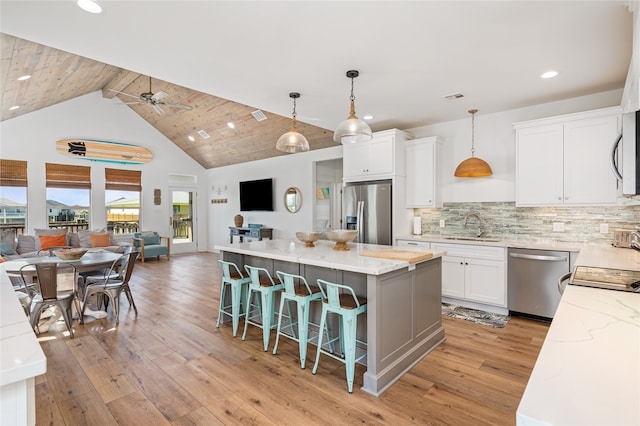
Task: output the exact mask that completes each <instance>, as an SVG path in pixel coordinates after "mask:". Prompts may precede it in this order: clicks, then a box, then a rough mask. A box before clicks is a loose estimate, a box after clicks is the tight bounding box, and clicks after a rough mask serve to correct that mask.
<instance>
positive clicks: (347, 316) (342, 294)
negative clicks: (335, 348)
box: [312, 279, 367, 393]
mask: <svg viewBox="0 0 640 426" xmlns="http://www.w3.org/2000/svg"><path fill="white" fill-rule="evenodd" d="M323 286H324V288H326V292H325V290H324V289H323ZM318 287H319V288H320V291H322V293H323V296H325V298H326V300H325V302H324V303H323V304H322V317H321V319H320V338H319V342H318V352H317V353H316V363H315V364H314V366H313V371H312V373H313V374H316V372H317V371H318V362H319V361H320V353H323V354H325V355H328V356H330V357H331V358H333V359H336V360H338V361H340V362H342V363H344V364H345V366H346V370H347V386H348V388H349V393H353V377H354V375H355V365H356V362H358V361H360V360H361V359H363V358H364V357H366V356H367V353H366V351H365V353H363V354H362V355H360V356H359V357H358V358H356V343H359V344H361V345H363V346H366V342H363V341H362V340H358V339H357V338H356V331H357V325H358V315H360V314H362V313H364V312H367V299H365V298H363V297H358V296H356V293H355V292H354V291H353V289H352V288H351V287H349V286H346V285H342V284H335V283H331V282H328V281H324V280H320V279H319V280H318ZM329 313H334V314H337V315H338V316H339V317H340V335H339V336H338V337H335V338H334V339H332V340H330V342H333V341H335V340H338V339H340V343H341V345H340V346H341V349H342V355H343V356H342V357H340V356H338V355H336V354H333V353H330V352H327V351H325V350H324V349H322V331H323V330H324V328H325V327H326V326H327V315H328V314H329Z"/></svg>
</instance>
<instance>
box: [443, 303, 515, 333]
mask: <svg viewBox="0 0 640 426" xmlns="http://www.w3.org/2000/svg"><path fill="white" fill-rule="evenodd" d="M442 314H443V315H446V316H448V317H452V318H460V319H463V320H467V321H473V322H475V323H478V324H482V325H488V326H490V327H496V328H502V327H504V326H505V325H507V323H508V322H509V320H510V319H511V317H510V316H507V315H500V314H494V313H492V312H485V311H480V310H478V309H471V308H465V307H464V306H458V305H452V304H450V303H444V302H443V303H442Z"/></svg>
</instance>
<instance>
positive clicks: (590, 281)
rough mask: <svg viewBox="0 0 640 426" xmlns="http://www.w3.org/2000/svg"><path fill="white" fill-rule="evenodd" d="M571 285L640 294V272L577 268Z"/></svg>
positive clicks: (590, 267) (572, 276) (586, 267)
mask: <svg viewBox="0 0 640 426" xmlns="http://www.w3.org/2000/svg"><path fill="white" fill-rule="evenodd" d="M569 284H572V285H581V286H587V287H596V288H604V289H609V290H620V291H632V292H635V293H640V271H627V270H623V269H611V268H600V267H593V266H576V267H575V269H574V270H573V272H572V273H571V277H570V278H569Z"/></svg>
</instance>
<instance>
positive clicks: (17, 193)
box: [0, 160, 27, 234]
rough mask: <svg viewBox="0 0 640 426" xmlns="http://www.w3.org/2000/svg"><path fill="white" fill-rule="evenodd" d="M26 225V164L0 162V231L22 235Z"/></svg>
mask: <svg viewBox="0 0 640 426" xmlns="http://www.w3.org/2000/svg"><path fill="white" fill-rule="evenodd" d="M26 225H27V162H26V161H18V160H0V229H2V230H4V229H13V230H14V231H15V233H16V234H23V233H24V229H25V227H26Z"/></svg>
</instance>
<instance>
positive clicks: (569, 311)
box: [516, 246, 640, 425]
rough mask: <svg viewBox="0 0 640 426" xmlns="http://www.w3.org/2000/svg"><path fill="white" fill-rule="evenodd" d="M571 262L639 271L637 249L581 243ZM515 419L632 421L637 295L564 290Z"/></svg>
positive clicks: (637, 363) (638, 414) (639, 383)
mask: <svg viewBox="0 0 640 426" xmlns="http://www.w3.org/2000/svg"><path fill="white" fill-rule="evenodd" d="M576 264H577V265H583V266H599V267H609V268H620V269H632V270H634V269H635V270H640V252H637V251H635V250H631V249H623V248H614V247H607V246H586V247H584V249H583V250H582V251H580V255H579V256H578V259H577V260H576ZM516 422H517V424H518V425H542V424H544V425H568V424H571V425H587V424H588V425H639V424H640V294H638V293H629V292H622V291H615V290H602V289H597V288H590V287H580V286H573V285H568V286H567V287H566V289H565V291H564V294H563V296H562V299H561V300H560V305H559V306H558V310H557V311H556V314H555V316H554V318H553V321H552V323H551V327H550V328H549V332H548V334H547V337H546V339H545V341H544V344H543V346H542V349H541V351H540V354H539V355H538V360H537V361H536V365H535V367H534V369H533V372H532V373H531V377H530V378H529V383H528V384H527V388H526V389H525V392H524V395H523V396H522V400H521V401H520V405H519V407H518V410H517V413H516Z"/></svg>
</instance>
